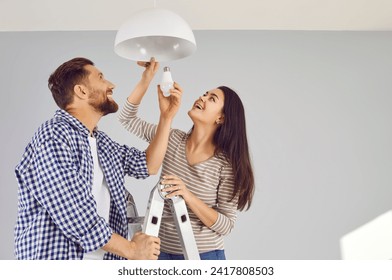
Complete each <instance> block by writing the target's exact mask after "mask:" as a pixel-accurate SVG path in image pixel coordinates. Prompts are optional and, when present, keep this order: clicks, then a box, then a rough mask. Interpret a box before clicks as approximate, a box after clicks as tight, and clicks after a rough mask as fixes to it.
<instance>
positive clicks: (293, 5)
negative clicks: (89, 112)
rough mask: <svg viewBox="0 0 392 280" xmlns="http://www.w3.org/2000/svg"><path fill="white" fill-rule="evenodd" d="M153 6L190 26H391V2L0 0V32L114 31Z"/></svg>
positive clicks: (332, 27) (286, 28)
mask: <svg viewBox="0 0 392 280" xmlns="http://www.w3.org/2000/svg"><path fill="white" fill-rule="evenodd" d="M154 5H156V7H159V8H165V9H169V10H172V11H173V12H175V13H177V14H179V15H180V16H181V17H183V18H184V19H185V20H186V21H187V22H188V23H189V25H190V26H191V28H192V29H194V30H239V29H252V30H256V29H257V30H392V0H155V1H154V0H0V31H47V30H116V29H118V28H119V27H120V25H121V24H122V23H123V22H124V21H125V20H126V19H127V18H128V17H129V15H130V14H132V13H133V12H136V11H139V10H141V9H144V8H152V7H154Z"/></svg>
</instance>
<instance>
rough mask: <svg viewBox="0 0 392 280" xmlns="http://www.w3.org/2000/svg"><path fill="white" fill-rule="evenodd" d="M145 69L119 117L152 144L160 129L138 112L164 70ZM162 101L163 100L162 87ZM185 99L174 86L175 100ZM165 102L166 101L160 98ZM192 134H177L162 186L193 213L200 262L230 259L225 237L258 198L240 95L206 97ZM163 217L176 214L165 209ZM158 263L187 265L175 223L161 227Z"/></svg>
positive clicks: (223, 90)
mask: <svg viewBox="0 0 392 280" xmlns="http://www.w3.org/2000/svg"><path fill="white" fill-rule="evenodd" d="M138 64H139V65H140V66H144V67H145V68H146V69H145V71H144V72H143V75H142V79H141V80H140V82H139V83H138V85H137V86H136V88H135V89H134V91H133V92H132V93H131V94H130V96H129V97H128V99H127V103H126V105H125V107H124V108H123V110H122V112H121V114H120V122H121V123H122V124H123V126H124V127H125V128H126V129H127V130H129V131H130V132H131V133H134V134H135V135H136V136H138V137H140V138H142V139H144V140H146V141H148V142H149V141H151V140H152V139H153V137H154V135H155V133H156V132H155V130H156V125H153V124H149V123H147V122H145V121H143V120H141V119H140V118H138V117H137V110H138V106H139V104H140V102H141V100H142V98H143V96H144V94H145V93H146V91H147V89H148V86H149V84H150V82H151V80H152V79H153V77H154V75H155V73H156V71H157V69H158V67H159V65H158V63H157V62H155V61H154V59H152V60H151V61H150V62H149V63H142V62H138ZM158 92H159V95H160V96H163V94H162V92H161V90H160V89H159V87H158ZM181 93H182V89H181V87H180V86H179V85H178V84H177V83H174V89H173V90H171V91H170V94H171V96H169V97H166V98H175V97H176V96H178V95H179V94H181ZM160 98H161V97H160ZM188 115H189V117H190V118H191V119H192V121H193V127H192V129H191V130H190V132H189V133H186V132H183V131H180V130H178V129H172V130H171V132H170V138H169V146H168V148H167V152H166V155H165V159H164V162H163V165H162V181H161V184H163V185H168V186H169V187H166V188H165V189H163V191H164V192H169V193H170V194H169V195H168V196H167V197H171V196H174V195H181V196H182V197H183V198H184V200H185V202H186V204H187V207H188V212H189V217H190V220H191V224H192V228H193V232H194V236H195V239H196V243H197V247H198V250H199V253H200V259H225V253H224V245H223V237H224V236H225V235H227V234H228V233H230V231H231V230H232V229H233V227H234V223H235V220H236V217H237V214H236V212H237V210H244V209H246V210H247V209H249V207H250V205H251V202H252V197H253V193H254V177H253V171H252V167H251V162H250V157H249V151H248V143H247V137H246V128H245V114H244V108H243V106H242V102H241V100H240V99H239V97H238V95H237V94H236V93H235V92H234V91H233V90H231V89H230V88H228V87H224V86H222V87H218V88H216V89H212V90H209V91H207V92H206V93H205V94H203V96H201V97H200V98H198V99H197V100H196V101H195V103H194V105H193V107H192V108H191V110H190V111H189V112H188ZM163 215H164V216H170V215H171V211H170V208H169V206H168V205H166V204H165V208H164V212H163ZM159 237H160V238H161V254H160V256H159V259H166V260H167V259H184V257H183V255H182V248H181V244H180V241H179V238H178V233H177V231H176V227H175V224H174V222H168V223H162V224H161V227H160V232H159Z"/></svg>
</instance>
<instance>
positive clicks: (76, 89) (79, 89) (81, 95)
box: [74, 85, 87, 99]
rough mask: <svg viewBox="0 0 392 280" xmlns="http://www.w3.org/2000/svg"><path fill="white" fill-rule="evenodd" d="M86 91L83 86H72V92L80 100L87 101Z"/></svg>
mask: <svg viewBox="0 0 392 280" xmlns="http://www.w3.org/2000/svg"><path fill="white" fill-rule="evenodd" d="M86 91H87V89H86V87H85V86H84V85H75V86H74V92H75V95H76V96H77V97H79V98H80V99H87V93H86Z"/></svg>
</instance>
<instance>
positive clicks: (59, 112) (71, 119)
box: [55, 109, 98, 137]
mask: <svg viewBox="0 0 392 280" xmlns="http://www.w3.org/2000/svg"><path fill="white" fill-rule="evenodd" d="M55 118H60V119H63V120H65V121H66V122H67V123H69V124H71V125H72V126H74V127H76V128H77V129H78V130H79V131H80V132H82V133H83V134H86V136H89V135H90V131H89V129H88V128H87V127H86V126H85V125H84V124H82V123H81V122H80V121H79V120H78V119H77V118H75V117H74V116H72V115H71V114H70V113H68V112H67V111H65V110H63V109H59V110H57V111H56V114H55ZM97 132H98V129H97V127H95V128H94V130H93V135H94V137H96V136H97V134H98V133H97Z"/></svg>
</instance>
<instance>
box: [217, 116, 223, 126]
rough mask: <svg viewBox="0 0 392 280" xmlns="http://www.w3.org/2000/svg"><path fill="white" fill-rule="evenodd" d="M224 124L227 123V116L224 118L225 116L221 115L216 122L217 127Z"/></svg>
mask: <svg viewBox="0 0 392 280" xmlns="http://www.w3.org/2000/svg"><path fill="white" fill-rule="evenodd" d="M224 122H225V116H224V115H221V116H220V117H219V118H218V119H217V120H216V121H215V123H216V124H217V125H220V124H223V123H224Z"/></svg>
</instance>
